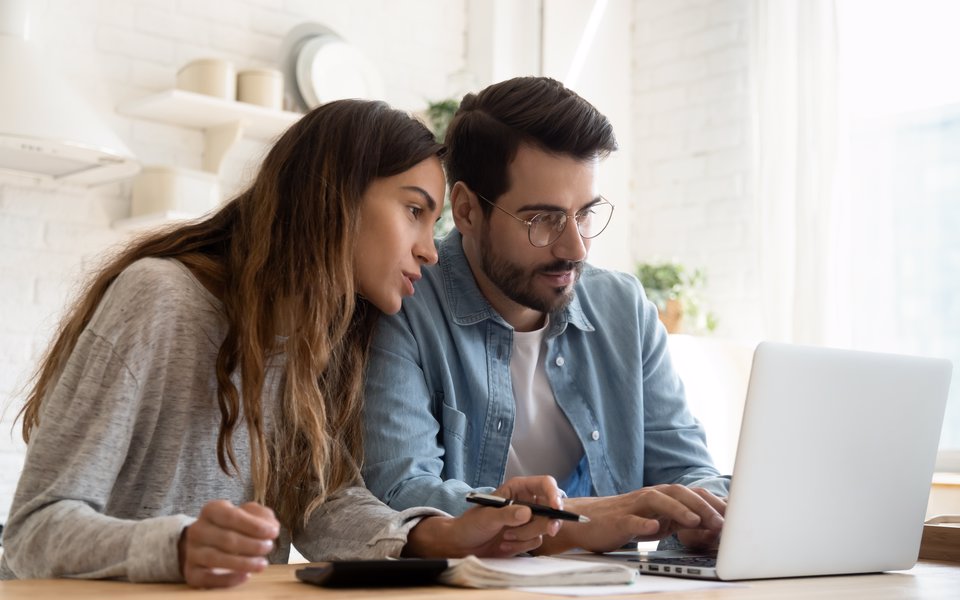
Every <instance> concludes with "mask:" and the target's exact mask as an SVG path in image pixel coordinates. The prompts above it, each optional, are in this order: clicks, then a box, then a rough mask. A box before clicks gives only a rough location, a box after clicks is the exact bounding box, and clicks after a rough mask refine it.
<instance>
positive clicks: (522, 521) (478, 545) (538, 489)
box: [403, 476, 563, 558]
mask: <svg viewBox="0 0 960 600" xmlns="http://www.w3.org/2000/svg"><path fill="white" fill-rule="evenodd" d="M493 493H494V494H495V495H497V496H502V497H504V498H514V499H517V500H526V501H529V502H537V503H539V504H546V505H548V506H551V507H553V508H563V505H562V503H561V498H562V495H561V493H560V489H559V488H558V487H557V482H556V481H555V480H554V479H553V477H549V476H544V477H514V478H513V479H511V480H509V481H507V482H506V483H504V484H503V485H502V486H500V487H499V488H497V489H496V491H494V492H493ZM558 531H560V521H558V520H556V519H547V518H545V517H534V516H533V513H531V512H530V509H529V508H527V507H526V506H508V507H505V508H490V507H476V508H471V509H470V510H468V511H467V512H465V513H463V515H462V516H460V517H458V518H456V519H451V518H449V517H428V518H426V519H423V520H422V521H420V523H418V524H417V526H416V527H414V528H413V530H411V531H410V535H409V536H408V538H407V545H406V546H405V547H404V549H403V554H404V556H421V557H441V558H453V557H459V556H467V555H470V554H474V555H476V556H513V555H515V554H520V553H522V552H529V551H530V550H534V549H536V548H538V547H539V546H540V544H542V543H543V536H554V535H556V534H557V532H558Z"/></svg>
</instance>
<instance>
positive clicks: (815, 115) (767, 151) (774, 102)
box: [748, 0, 847, 345]
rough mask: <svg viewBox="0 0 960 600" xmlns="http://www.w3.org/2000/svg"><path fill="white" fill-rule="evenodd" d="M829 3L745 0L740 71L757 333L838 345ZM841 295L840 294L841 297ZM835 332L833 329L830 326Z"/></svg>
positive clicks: (839, 214) (833, 51)
mask: <svg viewBox="0 0 960 600" xmlns="http://www.w3.org/2000/svg"><path fill="white" fill-rule="evenodd" d="M835 9H836V7H835V5H834V0H754V1H753V2H752V4H751V13H750V26H751V28H752V30H751V32H750V35H749V36H748V37H749V39H750V54H751V57H750V60H751V64H750V73H751V77H752V81H751V90H752V95H753V98H752V100H753V102H754V107H753V108H754V110H753V115H754V118H755V122H754V123H753V125H754V127H753V132H754V139H753V171H752V172H753V173H754V180H753V185H754V190H753V191H754V198H755V201H756V218H757V222H758V223H759V225H760V227H759V229H760V249H761V252H760V258H759V260H760V264H759V272H760V274H761V286H760V288H761V294H762V298H761V302H762V306H763V331H764V337H766V338H768V339H775V340H780V341H786V342H798V343H816V344H824V343H833V344H836V345H845V344H844V342H845V341H846V340H844V339H843V337H844V336H843V332H842V327H841V325H842V324H843V323H844V322H845V319H844V312H845V311H846V310H847V309H846V308H845V307H844V306H843V303H838V302H837V301H836V300H835V299H836V298H837V297H838V296H837V291H838V290H837V289H836V287H837V286H838V285H840V283H841V282H843V281H845V278H843V277H842V276H840V273H842V272H843V271H844V270H845V269H844V266H843V264H842V263H838V261H839V260H841V259H840V258H839V257H842V256H846V255H847V254H846V253H844V252H838V248H837V245H838V244H839V243H841V242H840V240H841V239H842V238H841V236H839V235H837V232H838V231H839V230H841V229H842V223H843V221H844V220H845V219H846V215H845V212H846V210H845V207H844V205H843V203H841V202H837V201H836V200H837V197H838V190H837V189H836V184H835V182H836V180H837V178H836V174H837V168H838V165H837V157H838V155H839V153H838V145H837V130H838V116H837V115H838V94H837V64H838V63H837V39H836V36H837V29H836V10H835ZM841 297H842V295H841ZM838 327H840V329H838Z"/></svg>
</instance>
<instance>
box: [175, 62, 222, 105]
mask: <svg viewBox="0 0 960 600" xmlns="http://www.w3.org/2000/svg"><path fill="white" fill-rule="evenodd" d="M177 87H178V88H179V89H181V90H186V91H188V92H196V93H197V94H206V95H208V96H216V97H217V98H223V99H224V100H233V99H234V98H235V96H236V90H237V77H236V70H235V69H234V67H233V63H231V62H230V61H229V60H224V59H222V58H201V59H198V60H194V61H191V62H189V63H187V64H186V65H184V66H183V68H181V69H180V71H179V72H177Z"/></svg>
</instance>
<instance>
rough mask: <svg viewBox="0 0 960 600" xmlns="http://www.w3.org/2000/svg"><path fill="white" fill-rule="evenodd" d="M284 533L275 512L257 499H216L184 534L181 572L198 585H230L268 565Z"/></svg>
mask: <svg viewBox="0 0 960 600" xmlns="http://www.w3.org/2000/svg"><path fill="white" fill-rule="evenodd" d="M279 535H280V522H279V521H277V518H276V517H275V516H274V514H273V511H272V510H270V509H269V508H267V507H265V506H263V505H261V504H258V503H256V502H247V503H246V504H244V505H242V506H234V505H233V504H231V503H230V502H227V501H226V500H212V501H210V502H207V503H206V504H205V505H204V506H203V508H202V509H201V510H200V516H199V517H198V518H197V520H196V522H194V523H193V524H192V525H190V526H189V527H187V528H186V529H184V530H183V533H181V534H180V542H179V544H178V550H179V554H180V572H181V573H183V578H184V580H185V581H186V582H187V584H188V585H190V586H192V587H198V588H216V587H230V586H234V585H238V584H241V583H243V582H244V581H246V580H247V579H248V578H249V576H250V573H259V572H260V571H262V570H263V569H264V568H266V566H267V559H266V558H265V557H266V555H267V554H269V553H270V552H271V551H272V550H273V545H274V542H273V540H275V539H276V538H277V536H279Z"/></svg>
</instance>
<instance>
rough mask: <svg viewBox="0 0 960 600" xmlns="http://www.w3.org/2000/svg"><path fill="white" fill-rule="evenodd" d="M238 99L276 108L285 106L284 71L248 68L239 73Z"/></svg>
mask: <svg viewBox="0 0 960 600" xmlns="http://www.w3.org/2000/svg"><path fill="white" fill-rule="evenodd" d="M237 100H239V101H240V102H248V103H250V104H259V105H260V106H266V107H267V108H272V109H275V110H280V109H282V108H283V73H281V72H280V71H278V70H276V69H246V70H244V71H240V72H239V73H238V74H237Z"/></svg>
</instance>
